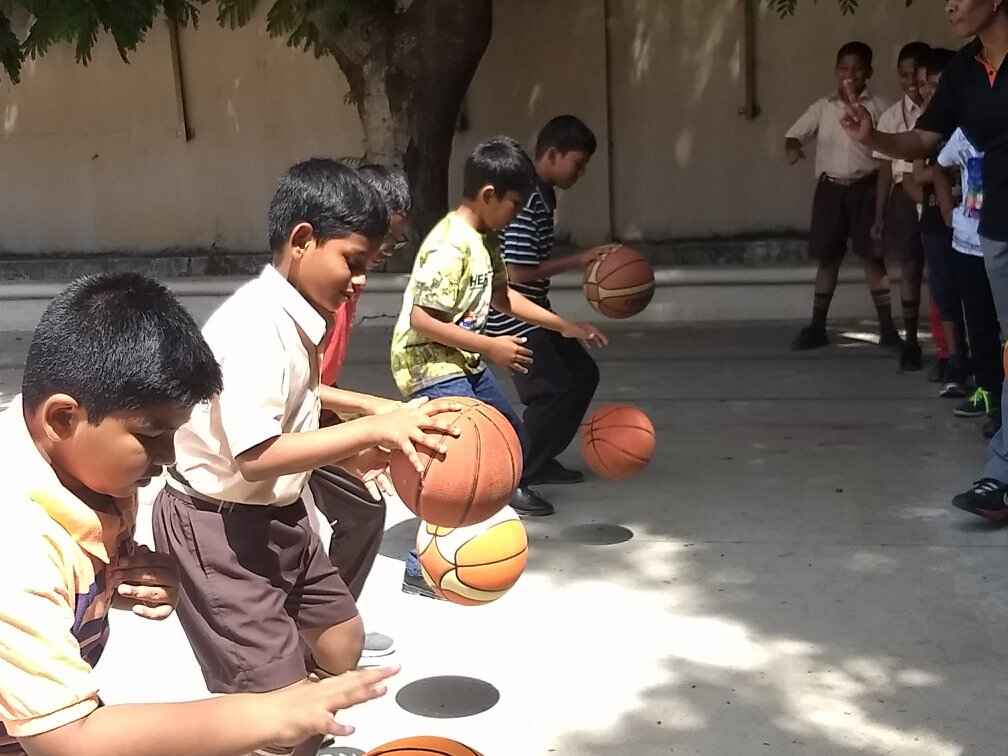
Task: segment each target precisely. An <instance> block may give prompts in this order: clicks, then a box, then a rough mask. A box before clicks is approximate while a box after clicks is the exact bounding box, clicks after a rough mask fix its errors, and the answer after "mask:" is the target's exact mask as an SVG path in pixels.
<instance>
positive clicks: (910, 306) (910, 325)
mask: <svg viewBox="0 0 1008 756" xmlns="http://www.w3.org/2000/svg"><path fill="white" fill-rule="evenodd" d="M919 322H920V300H917V301H916V302H915V301H910V300H906V299H904V300H903V328H905V329H906V341H907V343H908V344H916V343H917V324H918V323H919Z"/></svg>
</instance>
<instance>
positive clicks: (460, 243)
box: [391, 212, 507, 397]
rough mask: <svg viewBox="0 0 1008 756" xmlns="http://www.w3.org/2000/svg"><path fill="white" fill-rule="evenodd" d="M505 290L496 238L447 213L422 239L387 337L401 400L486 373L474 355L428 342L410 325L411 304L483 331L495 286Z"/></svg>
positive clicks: (465, 326)
mask: <svg viewBox="0 0 1008 756" xmlns="http://www.w3.org/2000/svg"><path fill="white" fill-rule="evenodd" d="M506 286H507V271H506V270H505V268H504V262H503V260H501V255H500V249H499V247H498V242H497V236H496V234H486V235H483V234H480V233H479V232H478V231H477V230H476V229H475V228H473V227H472V226H471V225H469V224H468V223H467V222H466V221H465V220H464V219H463V218H462V216H460V215H459V214H458V213H457V212H451V213H448V215H446V216H445V217H444V218H443V219H442V220H441V222H439V223H438V224H437V225H436V226H435V227H434V228H433V230H432V231H431V232H430V233H429V234H428V235H427V238H426V239H424V242H423V244H421V245H420V249H419V251H418V252H417V256H416V260H415V261H414V263H413V273H412V275H411V276H410V280H409V283H408V284H407V285H406V292H405V295H404V296H403V304H402V312H400V313H399V320H398V322H397V323H396V326H395V330H394V332H393V334H392V349H391V361H392V375H393V377H394V378H395V382H396V385H397V386H398V387H399V390H400V391H401V392H402V394H403V396H405V397H410V396H413V395H414V394H415V393H416V392H417V391H420V390H421V389H424V388H427V387H428V386H433V385H434V384H437V383H441V382H443V381H446V380H450V379H452V378H458V377H460V376H466V375H477V374H479V373H481V372H482V371H483V370H486V364H485V363H484V362H483V358H482V357H481V356H480V355H478V354H475V353H474V352H467V351H466V350H464V349H458V348H456V347H451V346H446V345H445V344H439V343H437V342H436V341H431V340H430V339H428V338H427V337H426V336H424V335H423V334H421V333H419V332H417V331H415V330H413V328H412V327H411V326H410V314H411V313H412V311H413V306H414V305H416V306H418V307H423V308H425V309H429V310H434V311H435V312H437V313H439V314H440V315H441V317H442V318H443V319H444V321H445V322H448V323H454V324H455V325H457V326H458V327H459V328H464V329H465V330H467V331H472V332H473V333H483V331H484V329H485V328H486V322H487V316H488V315H489V313H490V300H491V298H492V297H493V291H494V289H495V288H500V287H506Z"/></svg>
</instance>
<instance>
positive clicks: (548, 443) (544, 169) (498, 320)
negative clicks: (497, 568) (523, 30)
mask: <svg viewBox="0 0 1008 756" xmlns="http://www.w3.org/2000/svg"><path fill="white" fill-rule="evenodd" d="M596 146H597V144H596V140H595V135H594V134H593V133H592V132H591V129H589V128H588V127H587V126H586V125H585V124H584V123H583V122H582V121H581V120H580V119H578V118H576V117H575V116H571V115H564V116H558V117H557V118H554V119H553V120H551V121H550V122H549V123H547V124H546V125H545V126H544V127H543V129H542V131H540V132H539V138H538V140H537V141H536V151H535V166H536V175H537V181H536V189H535V191H533V192H532V194H531V195H530V196H529V198H528V200H527V201H526V203H525V206H524V208H522V210H521V212H520V213H519V214H518V215H517V217H516V218H515V219H514V221H513V222H512V223H511V224H510V225H509V226H507V227H506V228H505V229H504V230H503V231H502V232H501V252H502V254H503V257H504V262H505V263H506V264H507V270H508V280H509V282H510V285H511V287H512V288H514V289H515V290H516V291H518V292H520V293H522V294H524V295H525V296H526V297H528V298H529V299H531V300H532V301H533V302H535V303H536V304H537V305H539V306H541V307H545V308H546V309H551V308H550V303H549V289H550V278H551V277H552V276H555V275H557V274H558V273H563V272H565V271H569V270H580V269H584V267H585V266H586V265H588V264H589V263H590V262H591V261H593V260H594V259H595V258H596V257H598V255H599V254H600V253H601V252H603V251H604V250H605V249H607V247H595V248H593V249H589V250H587V251H586V252H582V253H580V254H575V255H567V256H563V257H553V213H554V210H555V209H556V192H555V189H556V188H560V189H570V188H571V187H572V186H574V184H575V183H577V181H578V179H580V178H581V176H582V174H583V173H584V170H585V167H586V166H587V165H588V161H589V160H591V157H592V155H593V154H594V153H595V149H596ZM486 330H487V333H488V334H489V335H493V336H521V337H524V338H525V339H527V343H526V346H528V348H529V349H531V350H532V353H533V354H534V355H535V360H534V362H533V363H532V365H530V366H529V372H528V373H527V374H522V373H513V374H512V377H513V379H514V383H515V388H516V389H517V391H518V396H519V398H520V399H521V401H522V403H523V404H524V405H525V417H524V422H525V431H526V434H527V436H528V449H527V450H526V456H525V473H526V477H527V479H528V481H529V482H530V483H536V484H549V483H579V482H581V481H582V480H584V476H583V475H582V474H581V473H580V472H577V471H574V470H568V469H566V468H565V467H563V466H562V465H561V464H560V462H558V461H557V459H556V458H557V456H558V455H559V454H560V453H561V452H563V450H564V449H566V448H567V446H568V445H569V444H570V442H571V441H572V440H573V439H574V436H575V434H576V433H577V429H578V426H579V425H580V424H581V421H582V419H583V418H584V414H585V411H586V410H587V409H588V405H589V404H591V400H592V397H593V396H594V395H595V389H596V387H597V386H598V380H599V371H598V366H597V365H596V364H595V361H594V360H593V359H592V358H591V356H589V354H588V352H587V351H586V350H585V348H584V346H582V344H581V343H580V342H579V341H577V340H575V339H567V338H564V337H563V336H561V335H560V334H558V333H553V332H552V331H547V330H546V329H543V328H539V327H537V326H534V325H531V324H529V323H526V322H524V321H522V320H518V319H517V318H514V317H512V316H510V315H507V314H505V313H501V312H496V311H491V313H490V317H489V319H488V321H487V328H486Z"/></svg>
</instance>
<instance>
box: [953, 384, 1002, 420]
mask: <svg viewBox="0 0 1008 756" xmlns="http://www.w3.org/2000/svg"><path fill="white" fill-rule="evenodd" d="M994 409H996V405H995V404H994V401H993V398H992V397H991V395H990V392H989V391H986V390H984V389H982V388H978V389H977V390H976V391H974V392H973V394H972V396H970V397H969V398H968V399H967V400H966V401H965V402H963V403H962V404H960V405H959V406H958V407H956V408H955V410H954V413H955V416H956V417H984V416H987V415H990V414H992V411H993V410H994Z"/></svg>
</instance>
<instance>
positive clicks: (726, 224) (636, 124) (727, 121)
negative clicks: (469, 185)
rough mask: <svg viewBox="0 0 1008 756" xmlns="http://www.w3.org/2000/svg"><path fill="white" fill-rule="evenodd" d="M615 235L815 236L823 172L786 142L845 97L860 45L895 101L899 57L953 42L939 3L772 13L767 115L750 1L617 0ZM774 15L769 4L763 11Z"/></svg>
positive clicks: (764, 30)
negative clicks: (746, 32)
mask: <svg viewBox="0 0 1008 756" xmlns="http://www.w3.org/2000/svg"><path fill="white" fill-rule="evenodd" d="M611 2H612V8H613V24H612V35H613V37H612V40H613V43H612V44H613V52H614V60H613V70H614V72H615V76H614V78H613V90H612V96H613V124H612V133H613V137H614V149H615V152H614V160H613V164H614V167H615V186H616V191H615V197H616V231H617V233H618V234H619V235H620V236H621V237H622V238H646V239H666V238H676V237H692V236H708V235H731V234H738V233H746V232H762V231H768V230H773V229H791V228H797V229H804V228H806V227H807V224H808V215H809V207H810V205H811V186H812V167H811V165H810V163H805V164H802V165H800V166H796V167H794V168H790V167H788V166H787V165H786V163H785V162H784V161H783V154H782V153H783V149H782V147H783V141H784V133H785V132H786V131H787V129H788V127H789V126H790V125H791V123H793V122H794V120H795V119H796V118H797V117H798V116H799V115H800V114H801V113H802V111H803V110H804V109H805V108H806V107H808V105H809V104H811V102H812V101H813V100H815V99H817V98H818V97H821V96H823V95H824V94H826V93H828V92H829V91H831V88H832V87H835V84H834V80H833V78H832V77H833V65H834V61H835V56H836V50H837V49H838V48H839V46H840V45H841V44H843V43H844V42H847V41H849V40H851V39H861V40H863V41H865V42H867V43H868V44H870V45H871V46H872V47H873V48H874V50H875V56H876V65H875V68H876V71H877V73H876V77H875V80H874V82H873V88H874V89H876V90H877V91H879V92H880V93H882V94H884V95H886V96H887V97H890V98H893V99H895V97H896V95H897V92H898V86H897V83H896V81H895V73H894V72H895V68H896V60H895V58H896V55H897V54H898V51H899V48H900V46H901V45H902V44H903V43H904V42H907V41H910V40H912V39H917V38H921V39H924V40H926V41H929V42H932V43H934V44H936V43H945V44H949V43H953V44H954V40H951V39H950V38H949V37H948V31H947V24H946V22H945V19H944V15H943V12H942V9H941V7H940V4H938V3H931V2H918V3H915V4H914V5H913V6H912V7H911V8H909V9H904V8H903V7H902V6H903V4H902V3H899V2H895V1H893V2H890V1H888V0H886V2H879V1H876V2H862V3H861V6H862V8H861V10H860V11H859V12H858V14H857V15H855V16H843V15H841V14H840V11H839V9H838V8H837V5H836V3H835V2H834V0H819V2H818V3H817V4H813V3H812V2H810V0H802V2H801V7H800V10H799V12H798V14H797V15H796V16H795V17H792V18H788V19H784V20H781V19H778V18H777V17H776V16H775V15H773V14H771V13H769V12H768V11H767V10H766V8H762V9H761V13H760V18H759V22H758V25H757V29H758V32H757V36H758V42H757V51H758V64H757V68H758V74H757V76H758V93H759V104H760V106H761V108H762V114H761V115H760V116H759V117H758V118H757V119H755V120H754V121H748V120H746V119H745V118H743V117H742V116H740V115H739V114H738V110H739V108H740V107H741V106H742V104H743V102H744V87H743V74H742V39H741V36H742V28H743V23H742V22H743V16H742V10H741V3H740V2H739V0H676V2H668V1H667V0H611ZM761 5H762V4H761Z"/></svg>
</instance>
